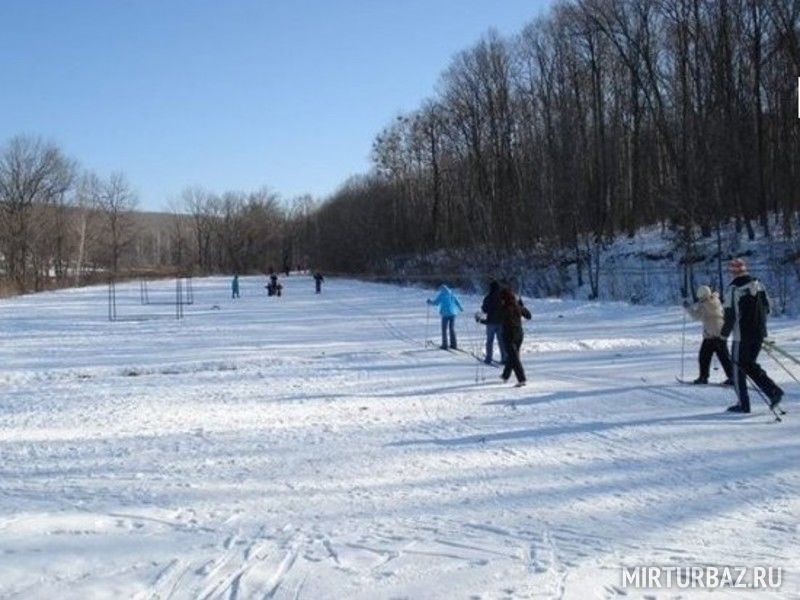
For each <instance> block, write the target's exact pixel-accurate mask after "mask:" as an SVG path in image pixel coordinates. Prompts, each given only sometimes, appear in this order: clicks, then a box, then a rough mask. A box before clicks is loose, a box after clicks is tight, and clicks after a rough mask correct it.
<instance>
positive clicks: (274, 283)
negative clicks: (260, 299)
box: [266, 273, 283, 297]
mask: <svg viewBox="0 0 800 600" xmlns="http://www.w3.org/2000/svg"><path fill="white" fill-rule="evenodd" d="M266 288H267V296H278V297H280V295H281V292H282V290H283V286H282V285H281V284H280V283H278V276H277V275H276V274H275V273H272V274H271V275H270V276H269V283H268V284H267V285H266Z"/></svg>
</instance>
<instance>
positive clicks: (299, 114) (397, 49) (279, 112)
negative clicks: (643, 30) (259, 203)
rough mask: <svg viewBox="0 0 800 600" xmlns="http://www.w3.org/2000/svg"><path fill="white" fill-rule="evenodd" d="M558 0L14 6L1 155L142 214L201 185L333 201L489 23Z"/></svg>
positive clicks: (112, 0) (6, 30) (8, 11)
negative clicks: (57, 150)
mask: <svg viewBox="0 0 800 600" xmlns="http://www.w3.org/2000/svg"><path fill="white" fill-rule="evenodd" d="M549 4H550V2H549V0H327V1H326V0H228V1H225V0H137V1H134V0H0V144H5V142H6V141H8V139H9V138H10V137H12V136H13V135H16V134H20V133H26V134H34V135H40V136H42V137H44V138H46V139H48V140H52V141H54V142H56V143H58V144H59V145H60V146H61V147H62V148H63V149H64V151H65V152H66V153H67V155H69V156H71V157H73V158H75V159H77V160H78V161H80V163H81V164H82V165H83V166H85V167H87V168H90V169H93V170H95V171H96V172H98V173H99V174H100V175H103V176H105V175H107V174H108V173H110V172H111V171H116V170H120V171H123V172H124V173H125V174H126V175H127V176H128V178H129V180H130V182H131V183H132V185H133V186H134V188H135V189H136V190H137V191H138V193H139V197H140V200H141V207H142V208H146V209H153V210H156V209H160V208H163V207H165V206H166V203H167V201H168V200H169V199H170V198H173V197H177V196H178V195H179V194H180V191H181V190H182V189H183V188H184V187H186V186H187V185H195V184H196V185H201V186H203V187H205V188H208V189H210V190H213V191H218V192H221V191H224V190H227V189H239V190H250V189H255V188H258V187H261V186H263V185H266V186H268V187H269V188H271V189H272V190H274V191H275V192H277V193H279V194H280V195H281V196H283V197H285V198H291V197H293V196H296V195H300V194H303V193H310V194H312V195H314V196H315V197H324V196H326V195H328V194H330V193H332V192H333V191H334V190H335V189H336V188H337V187H338V186H339V185H340V184H341V183H342V182H343V181H344V180H345V179H346V178H347V177H348V176H350V175H352V174H355V173H363V172H365V171H367V170H368V169H369V167H370V161H369V151H370V147H371V144H372V140H373V139H374V137H375V135H376V134H377V133H378V132H379V131H380V129H381V128H382V127H384V126H385V125H386V124H387V123H388V122H389V121H390V120H391V119H392V118H393V117H394V116H396V115H397V114H398V113H399V112H404V111H409V110H413V109H415V108H417V107H418V106H419V104H420V102H421V101H422V100H423V99H424V98H426V97H428V96H430V95H432V94H433V92H434V90H435V86H436V82H437V80H438V78H439V75H440V74H441V72H442V71H443V70H444V69H445V68H446V67H447V65H448V64H449V62H450V58H451V57H452V56H453V55H454V54H455V53H456V52H458V51H460V50H463V49H466V48H468V47H469V46H471V45H472V44H474V43H475V42H477V41H478V39H479V38H480V37H481V35H483V34H484V33H485V32H486V31H487V30H488V29H489V28H490V27H494V28H495V29H497V30H498V31H499V32H500V33H501V34H504V35H507V34H515V33H518V32H519V31H520V30H521V29H522V27H523V26H524V25H525V24H527V23H528V22H530V21H532V20H533V19H534V18H535V17H536V16H537V15H538V14H540V13H541V12H542V11H543V10H546V8H547V6H548V5H549Z"/></svg>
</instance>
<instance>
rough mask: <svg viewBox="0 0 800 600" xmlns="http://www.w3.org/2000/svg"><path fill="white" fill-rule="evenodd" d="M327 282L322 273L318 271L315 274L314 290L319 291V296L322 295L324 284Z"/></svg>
mask: <svg viewBox="0 0 800 600" xmlns="http://www.w3.org/2000/svg"><path fill="white" fill-rule="evenodd" d="M323 281H325V278H324V277H323V276H322V273H320V272H319V271H317V272H316V273H314V288H315V289H316V290H317V293H318V294H321V293H322V282H323Z"/></svg>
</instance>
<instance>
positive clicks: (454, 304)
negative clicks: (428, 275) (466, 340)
mask: <svg viewBox="0 0 800 600" xmlns="http://www.w3.org/2000/svg"><path fill="white" fill-rule="evenodd" d="M427 303H428V304H430V305H432V306H433V305H438V306H439V314H440V315H441V317H442V345H441V348H442V350H447V348H448V345H447V330H448V329H449V330H450V348H452V349H453V350H457V349H458V344H457V342H456V315H457V314H458V313H460V312H462V311H463V310H464V308H463V307H462V306H461V302H459V300H458V298H457V297H456V295H455V294H454V293H453V291H452V290H451V289H450V288H449V287H447V286H446V285H445V284H442V285H440V286H439V293H438V294H437V295H436V298H434V299H433V300H431V299H430V298H428V300H427Z"/></svg>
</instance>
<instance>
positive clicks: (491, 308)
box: [475, 280, 506, 365]
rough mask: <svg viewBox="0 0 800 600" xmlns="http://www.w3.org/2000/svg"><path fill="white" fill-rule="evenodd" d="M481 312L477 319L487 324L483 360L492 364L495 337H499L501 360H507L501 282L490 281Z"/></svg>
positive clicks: (476, 316) (503, 361)
mask: <svg viewBox="0 0 800 600" xmlns="http://www.w3.org/2000/svg"><path fill="white" fill-rule="evenodd" d="M481 311H482V312H483V314H484V315H486V316H485V317H482V316H481V315H480V314H478V315H475V320H476V321H478V322H479V323H483V324H484V325H486V356H484V359H483V361H484V362H485V363H486V364H487V365H489V364H492V356H493V354H494V338H495V337H497V346H498V347H499V348H500V362H502V363H505V362H506V349H505V347H504V346H503V314H502V307H501V305H500V284H499V283H497V282H496V281H494V280H492V281H491V283H489V293H488V294H486V296H485V297H484V298H483V303H482V304H481Z"/></svg>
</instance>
